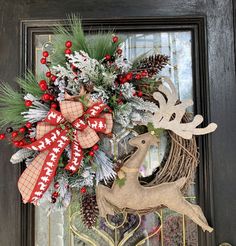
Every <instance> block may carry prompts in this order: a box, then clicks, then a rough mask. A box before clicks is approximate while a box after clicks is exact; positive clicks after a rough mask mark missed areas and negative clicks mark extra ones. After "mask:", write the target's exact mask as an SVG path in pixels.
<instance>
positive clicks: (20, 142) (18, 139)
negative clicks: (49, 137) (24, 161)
mask: <svg viewBox="0 0 236 246" xmlns="http://www.w3.org/2000/svg"><path fill="white" fill-rule="evenodd" d="M31 127H32V123H31V122H26V123H25V125H24V126H22V127H20V128H19V129H17V130H13V128H12V127H7V128H6V133H7V134H9V139H10V141H11V142H12V144H13V145H14V146H16V147H22V146H24V145H25V144H27V143H30V142H34V141H35V139H30V138H29V133H30V128H31ZM5 138H6V134H5V133H1V134H0V140H3V139H5Z"/></svg>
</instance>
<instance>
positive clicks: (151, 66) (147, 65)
mask: <svg viewBox="0 0 236 246" xmlns="http://www.w3.org/2000/svg"><path fill="white" fill-rule="evenodd" d="M168 61H169V56H166V55H160V54H158V55H153V56H149V57H147V58H144V59H142V60H141V61H139V63H138V65H137V69H138V70H147V72H148V75H149V76H152V75H155V74H157V73H159V71H161V70H162V68H164V67H165V66H166V65H167V63H168Z"/></svg>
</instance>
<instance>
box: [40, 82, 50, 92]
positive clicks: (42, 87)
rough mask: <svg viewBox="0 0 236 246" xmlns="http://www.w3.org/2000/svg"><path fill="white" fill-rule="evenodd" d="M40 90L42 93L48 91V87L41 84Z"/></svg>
mask: <svg viewBox="0 0 236 246" xmlns="http://www.w3.org/2000/svg"><path fill="white" fill-rule="evenodd" d="M40 89H41V90H42V91H46V90H47V89H48V86H47V85H46V84H42V85H40Z"/></svg>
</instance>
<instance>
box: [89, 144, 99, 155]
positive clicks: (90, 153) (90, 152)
mask: <svg viewBox="0 0 236 246" xmlns="http://www.w3.org/2000/svg"><path fill="white" fill-rule="evenodd" d="M98 149H99V146H98V144H95V145H94V146H93V147H92V150H90V151H89V153H88V154H89V156H92V157H93V156H94V155H95V151H97V150H98Z"/></svg>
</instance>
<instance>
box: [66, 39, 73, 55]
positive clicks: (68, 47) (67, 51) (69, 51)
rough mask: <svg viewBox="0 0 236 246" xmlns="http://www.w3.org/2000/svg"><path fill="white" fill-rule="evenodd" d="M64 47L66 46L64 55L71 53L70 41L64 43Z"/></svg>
mask: <svg viewBox="0 0 236 246" xmlns="http://www.w3.org/2000/svg"><path fill="white" fill-rule="evenodd" d="M65 46H66V49H65V54H66V55H70V54H71V53H72V51H71V47H72V42H71V41H70V40H68V41H66V42H65Z"/></svg>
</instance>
